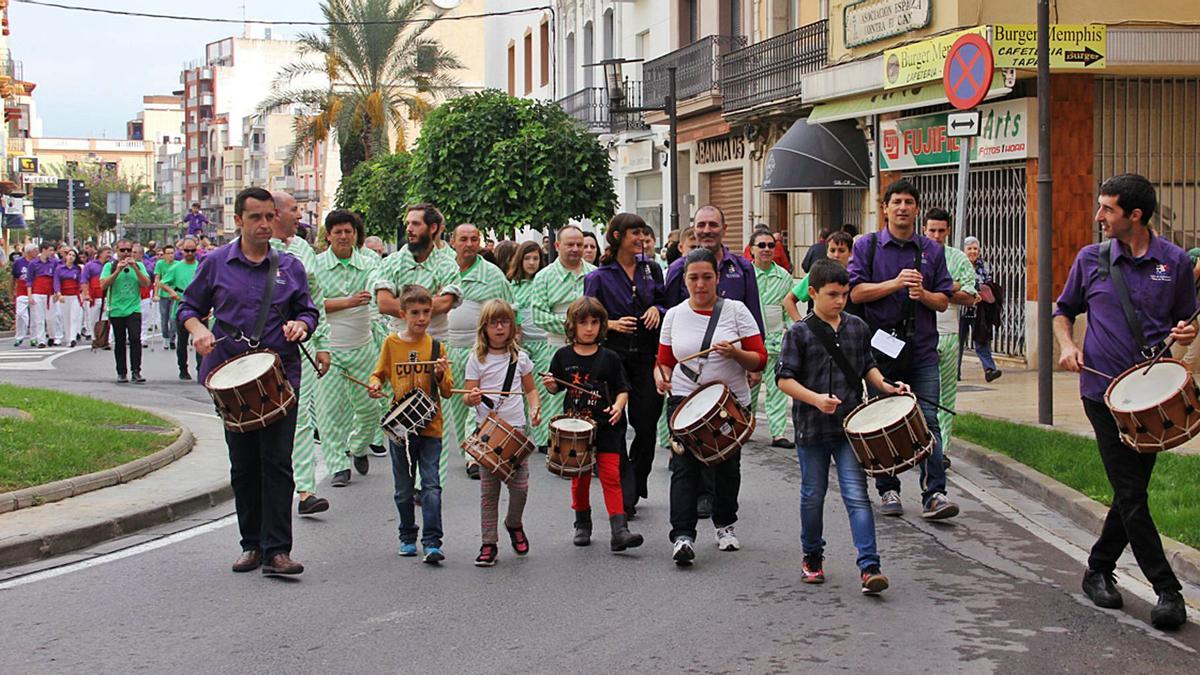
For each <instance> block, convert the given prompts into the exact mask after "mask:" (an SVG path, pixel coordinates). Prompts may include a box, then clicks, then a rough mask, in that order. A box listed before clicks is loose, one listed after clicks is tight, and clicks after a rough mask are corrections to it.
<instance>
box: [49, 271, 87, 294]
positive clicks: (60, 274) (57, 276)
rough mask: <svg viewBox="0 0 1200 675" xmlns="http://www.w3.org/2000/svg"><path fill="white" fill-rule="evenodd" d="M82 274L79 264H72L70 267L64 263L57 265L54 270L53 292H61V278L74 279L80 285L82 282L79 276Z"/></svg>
mask: <svg viewBox="0 0 1200 675" xmlns="http://www.w3.org/2000/svg"><path fill="white" fill-rule="evenodd" d="M82 275H83V268H82V267H80V266H79V265H74V266H72V267H67V266H66V265H65V264H63V265H59V266H58V267H57V268H56V269H55V270H54V292H55V293H62V281H63V279H74V280H75V281H76V282H77V283H80V285H82V283H81V282H80V281H79V278H80V277H81V276H82Z"/></svg>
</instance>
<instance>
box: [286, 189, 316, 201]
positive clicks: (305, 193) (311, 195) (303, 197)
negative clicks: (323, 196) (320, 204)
mask: <svg viewBox="0 0 1200 675" xmlns="http://www.w3.org/2000/svg"><path fill="white" fill-rule="evenodd" d="M318 197H319V195H318V194H317V191H316V190H307V189H305V190H296V191H295V192H293V193H292V198H293V199H295V200H296V201H298V202H315V201H317V200H318Z"/></svg>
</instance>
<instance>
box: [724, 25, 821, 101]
mask: <svg viewBox="0 0 1200 675" xmlns="http://www.w3.org/2000/svg"><path fill="white" fill-rule="evenodd" d="M827 35H828V21H825V20H821V21H817V22H815V23H810V24H808V25H807V26H801V27H799V28H797V29H795V30H791V31H788V32H786V33H783V34H782V35H776V36H775V37H772V38H768V39H766V40H763V41H761V42H756V43H754V44H752V45H750V46H748V47H745V48H742V49H738V50H736V51H732V52H729V53H728V54H725V55H724V56H722V57H721V91H722V93H723V94H724V96H723V97H722V99H721V108H722V110H723V111H724V112H725V113H727V114H728V113H731V112H739V111H743V110H749V109H751V108H755V107H757V106H760V105H764V104H768V103H774V102H778V101H783V100H787V99H791V98H795V97H798V96H800V79H801V78H800V76H801V75H803V74H805V73H811V72H813V71H816V70H820V69H821V68H824V67H825V63H826V60H827V56H828V52H827V49H826V36H827Z"/></svg>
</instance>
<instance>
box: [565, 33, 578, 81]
mask: <svg viewBox="0 0 1200 675" xmlns="http://www.w3.org/2000/svg"><path fill="white" fill-rule="evenodd" d="M563 51H565V52H566V55H567V59H566V60H567V67H566V73H567V81H566V82H565V83H564V84H566V90H567V93H568V94H573V93H575V64H576V63H577V62H576V60H575V34H574V33H568V34H567V41H566V46H565V47H564V48H563Z"/></svg>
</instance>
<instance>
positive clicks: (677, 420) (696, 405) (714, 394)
mask: <svg viewBox="0 0 1200 675" xmlns="http://www.w3.org/2000/svg"><path fill="white" fill-rule="evenodd" d="M725 390H726V387H725V385H723V384H721V383H719V382H714V383H712V384H709V385H705V387H704V388H703V389H698V390H696V393H694V394H692V395H691V397H690V398H688V399H687V400H686V401H684V402H683V403H680V404H679V409H678V410H676V411H675V416H674V417H673V418H672V419H671V428H672V429H686V428H688V427H690V426H691V425H693V424H695V423H696V422H697V421H699V420H700V419H701V418H703V417H704V416H705V415H707V414H708V413H709V412H711V411H712V410H713V408H716V407H717V402H718V401H720V400H721V395H722V394H724V393H725Z"/></svg>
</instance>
